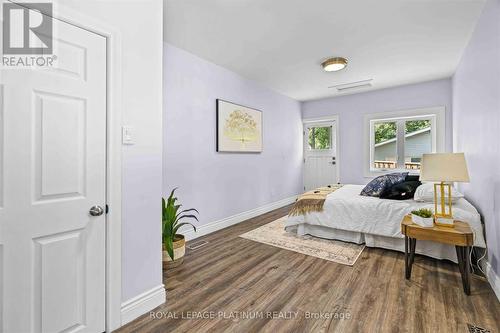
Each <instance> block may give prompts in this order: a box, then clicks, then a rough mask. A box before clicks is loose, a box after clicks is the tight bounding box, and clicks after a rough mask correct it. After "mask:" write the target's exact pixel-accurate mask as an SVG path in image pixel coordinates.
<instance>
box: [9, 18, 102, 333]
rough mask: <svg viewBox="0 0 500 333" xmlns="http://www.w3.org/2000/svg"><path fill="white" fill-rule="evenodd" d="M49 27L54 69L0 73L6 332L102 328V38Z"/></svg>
mask: <svg viewBox="0 0 500 333" xmlns="http://www.w3.org/2000/svg"><path fill="white" fill-rule="evenodd" d="M53 23H54V54H56V55H57V57H58V58H57V61H56V62H55V63H54V67H53V68H47V69H22V70H19V69H4V70H2V71H1V72H0V126H1V127H0V128H1V136H0V171H2V172H0V282H1V284H0V310H1V312H0V332H3V333H11V332H102V331H104V330H105V229H106V228H105V221H106V220H105V214H101V215H99V213H100V212H99V209H97V208H96V209H94V215H96V216H91V214H90V213H89V209H90V208H91V207H92V206H100V207H102V208H103V209H105V205H106V197H105V194H106V39H105V38H104V37H102V36H99V35H96V34H94V33H91V32H89V31H86V30H83V29H81V28H78V27H76V26H73V25H70V24H67V23H63V22H61V21H58V20H53Z"/></svg>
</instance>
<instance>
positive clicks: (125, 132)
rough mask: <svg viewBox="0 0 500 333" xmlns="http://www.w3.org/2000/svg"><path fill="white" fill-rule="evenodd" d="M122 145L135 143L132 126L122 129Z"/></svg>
mask: <svg viewBox="0 0 500 333" xmlns="http://www.w3.org/2000/svg"><path fill="white" fill-rule="evenodd" d="M122 143H123V144H124V145H133V144H134V143H135V139H134V128H133V127H132V126H123V127H122Z"/></svg>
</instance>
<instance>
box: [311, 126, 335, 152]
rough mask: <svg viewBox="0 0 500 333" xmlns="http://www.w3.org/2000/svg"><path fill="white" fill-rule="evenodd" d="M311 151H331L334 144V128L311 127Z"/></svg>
mask: <svg viewBox="0 0 500 333" xmlns="http://www.w3.org/2000/svg"><path fill="white" fill-rule="evenodd" d="M308 131H309V133H308V138H309V150H313V149H330V148H331V143H332V127H331V126H325V127H309V129H308Z"/></svg>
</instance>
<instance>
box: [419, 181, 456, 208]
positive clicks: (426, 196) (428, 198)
mask: <svg viewBox="0 0 500 333" xmlns="http://www.w3.org/2000/svg"><path fill="white" fill-rule="evenodd" d="M463 197H464V195H463V194H462V193H460V192H458V191H457V190H456V189H455V188H454V187H453V186H452V187H451V202H453V203H455V202H457V201H458V200H459V199H461V198H463ZM444 198H445V200H446V203H448V190H446V189H445V192H444ZM413 199H415V201H419V202H434V183H425V184H422V185H420V186H419V187H417V189H416V191H415V196H414V197H413ZM438 200H441V193H440V192H438Z"/></svg>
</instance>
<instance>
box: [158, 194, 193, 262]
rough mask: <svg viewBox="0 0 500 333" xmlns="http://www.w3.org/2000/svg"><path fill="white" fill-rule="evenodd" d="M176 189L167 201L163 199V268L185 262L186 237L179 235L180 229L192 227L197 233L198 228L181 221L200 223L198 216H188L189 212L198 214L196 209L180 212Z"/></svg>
mask: <svg viewBox="0 0 500 333" xmlns="http://www.w3.org/2000/svg"><path fill="white" fill-rule="evenodd" d="M176 189H177V188H174V189H173V190H172V192H171V193H170V196H169V197H168V198H167V200H165V199H164V198H162V237H163V268H173V267H176V266H179V265H180V264H182V262H183V261H184V254H185V253H186V240H185V238H184V235H181V234H179V233H178V231H179V228H180V227H182V226H184V225H190V226H191V227H193V229H194V231H195V232H196V227H195V226H194V225H193V224H191V223H189V222H181V220H183V219H195V220H196V221H198V218H197V217H196V215H194V214H187V213H189V212H196V213H198V211H197V210H196V209H194V208H190V209H184V210H180V208H181V206H182V205H179V204H176V201H177V198H176V197H174V193H175V190H176ZM198 214H199V213H198Z"/></svg>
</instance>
